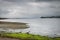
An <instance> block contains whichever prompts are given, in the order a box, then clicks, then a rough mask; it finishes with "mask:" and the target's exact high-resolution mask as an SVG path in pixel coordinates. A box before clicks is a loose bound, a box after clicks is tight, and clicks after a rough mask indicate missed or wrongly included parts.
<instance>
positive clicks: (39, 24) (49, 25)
mask: <svg viewBox="0 0 60 40" xmlns="http://www.w3.org/2000/svg"><path fill="white" fill-rule="evenodd" d="M0 21H12V22H24V23H28V25H29V26H30V28H28V29H21V30H20V29H18V30H15V31H17V32H19V31H22V32H28V31H30V33H32V34H40V35H49V36H60V18H46V19H40V18H37V19H5V20H0ZM54 34H56V35H54Z"/></svg>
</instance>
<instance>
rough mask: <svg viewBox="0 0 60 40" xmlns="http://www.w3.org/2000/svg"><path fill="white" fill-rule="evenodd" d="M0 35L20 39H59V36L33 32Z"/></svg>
mask: <svg viewBox="0 0 60 40" xmlns="http://www.w3.org/2000/svg"><path fill="white" fill-rule="evenodd" d="M0 36H1V37H9V38H18V39H21V40H60V38H58V37H57V38H50V37H47V36H40V35H34V34H27V33H3V34H1V35H0Z"/></svg>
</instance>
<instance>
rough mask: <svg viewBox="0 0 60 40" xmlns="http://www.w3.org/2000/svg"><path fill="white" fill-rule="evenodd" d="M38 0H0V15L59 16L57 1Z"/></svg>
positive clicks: (59, 7) (59, 6)
mask: <svg viewBox="0 0 60 40" xmlns="http://www.w3.org/2000/svg"><path fill="white" fill-rule="evenodd" d="M38 1H40V0H0V17H7V18H38V17H40V16H52V15H55V16H56V15H57V16H58V15H59V16H60V2H59V1H50V0H46V1H44V0H41V1H40V2H38ZM47 1H48V2H47Z"/></svg>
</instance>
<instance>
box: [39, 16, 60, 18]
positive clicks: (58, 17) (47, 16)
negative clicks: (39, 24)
mask: <svg viewBox="0 0 60 40" xmlns="http://www.w3.org/2000/svg"><path fill="white" fill-rule="evenodd" d="M40 18H60V16H41V17H40Z"/></svg>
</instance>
